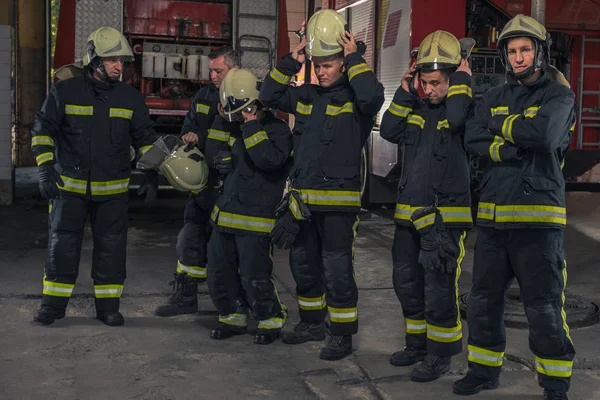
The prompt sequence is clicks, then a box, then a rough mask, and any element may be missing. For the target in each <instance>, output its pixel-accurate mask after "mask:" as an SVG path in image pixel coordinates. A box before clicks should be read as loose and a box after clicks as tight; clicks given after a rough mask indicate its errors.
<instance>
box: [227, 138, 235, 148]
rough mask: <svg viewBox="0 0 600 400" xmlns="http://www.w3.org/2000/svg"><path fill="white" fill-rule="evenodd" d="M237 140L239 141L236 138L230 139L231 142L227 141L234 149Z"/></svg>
mask: <svg viewBox="0 0 600 400" xmlns="http://www.w3.org/2000/svg"><path fill="white" fill-rule="evenodd" d="M236 140H237V139H236V138H234V137H233V136H231V137H229V140H228V141H227V145H228V146H229V147H233V145H234V144H235V141H236Z"/></svg>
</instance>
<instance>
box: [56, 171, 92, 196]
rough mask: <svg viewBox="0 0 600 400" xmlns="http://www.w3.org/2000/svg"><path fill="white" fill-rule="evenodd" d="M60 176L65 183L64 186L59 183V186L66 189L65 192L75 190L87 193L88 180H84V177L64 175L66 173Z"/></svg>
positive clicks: (75, 191)
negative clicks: (77, 177) (74, 177)
mask: <svg viewBox="0 0 600 400" xmlns="http://www.w3.org/2000/svg"><path fill="white" fill-rule="evenodd" d="M60 178H61V179H62V181H63V183H64V184H65V185H64V186H60V185H58V187H59V188H60V189H61V190H64V191H65V192H73V193H79V194H86V193H87V181H85V180H82V179H73V178H69V177H68V176H64V175H61V176H60Z"/></svg>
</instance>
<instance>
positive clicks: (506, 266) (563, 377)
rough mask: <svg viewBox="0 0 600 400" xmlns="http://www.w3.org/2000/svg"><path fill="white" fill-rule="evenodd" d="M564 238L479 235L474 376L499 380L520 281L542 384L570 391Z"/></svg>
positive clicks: (472, 325)
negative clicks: (508, 300) (511, 291)
mask: <svg viewBox="0 0 600 400" xmlns="http://www.w3.org/2000/svg"><path fill="white" fill-rule="evenodd" d="M563 236H564V232H563V230H562V229H512V230H497V229H494V228H484V227H481V228H480V229H479V231H478V234H477V244H476V247H475V249H476V250H475V263H474V266H473V287H472V289H471V292H470V293H469V299H468V303H467V309H468V313H467V318H468V323H469V371H470V373H472V374H474V375H475V376H478V377H480V378H484V379H493V378H496V377H498V375H500V367H501V365H502V357H503V355H504V349H505V346H506V333H505V330H504V296H505V292H506V290H507V289H508V288H509V286H510V285H511V283H512V281H513V278H514V277H516V278H517V280H518V282H519V286H520V290H521V299H522V301H523V307H524V308H525V314H526V316H527V321H528V323H529V347H530V349H531V351H532V352H533V353H534V355H535V361H536V369H537V372H538V381H539V384H540V386H542V387H543V388H545V389H549V390H568V388H569V383H570V377H571V371H572V366H573V358H574V357H575V348H574V346H573V342H572V340H571V336H570V334H569V327H568V325H567V323H566V314H565V311H564V307H563V306H564V289H565V286H566V276H567V275H566V262H565V256H564V251H563Z"/></svg>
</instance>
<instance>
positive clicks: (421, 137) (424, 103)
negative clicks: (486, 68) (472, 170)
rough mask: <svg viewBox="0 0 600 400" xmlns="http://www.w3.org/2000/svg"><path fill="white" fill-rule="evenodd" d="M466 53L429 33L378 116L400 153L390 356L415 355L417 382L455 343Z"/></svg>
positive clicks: (466, 203)
mask: <svg viewBox="0 0 600 400" xmlns="http://www.w3.org/2000/svg"><path fill="white" fill-rule="evenodd" d="M470 47H471V48H472V46H470ZM466 50H467V52H470V50H471V49H470V48H469V49H466ZM465 58H466V57H465ZM465 58H463V57H462V52H461V44H460V42H459V41H458V39H457V38H456V37H455V36H454V35H452V34H451V33H449V32H446V31H436V32H433V33H431V34H430V35H428V36H427V37H426V38H425V39H424V40H423V41H422V42H421V45H420V46H419V49H418V54H417V56H416V62H414V63H413V64H412V65H411V66H410V69H409V71H408V72H407V73H406V74H405V75H404V78H403V80H402V84H401V86H400V87H399V88H398V90H397V91H396V94H395V96H394V99H393V100H392V103H391V105H390V107H389V108H388V110H387V111H386V112H385V114H384V116H383V120H382V123H381V136H382V137H383V138H384V139H386V140H388V141H390V142H392V143H397V144H398V145H399V146H401V148H402V154H403V166H402V176H401V178H400V182H399V186H398V201H397V204H396V211H395V216H394V221H395V223H396V232H395V234H394V242H393V248H392V260H393V283H394V289H395V291H396V295H397V296H398V299H399V300H400V304H401V305H402V311H403V314H404V322H405V327H406V335H405V341H406V345H405V347H404V349H403V350H400V351H397V352H395V353H394V354H392V356H391V358H390V363H391V364H393V365H396V366H408V365H413V364H417V363H420V364H419V365H417V366H416V367H415V368H414V369H413V370H412V373H411V379H412V380H413V381H418V382H428V381H432V380H435V379H438V378H439V377H440V376H441V375H442V374H445V373H447V372H448V371H449V370H450V366H451V357H452V356H455V355H457V354H460V352H461V351H462V324H461V319H460V311H459V307H458V298H457V296H458V279H459V277H460V272H461V263H462V261H463V258H464V256H465V243H464V242H465V237H466V230H467V229H469V228H471V227H472V217H471V207H470V204H471V199H470V177H469V160H468V156H467V154H466V152H465V151H464V149H463V145H462V142H463V137H464V132H465V123H466V121H467V119H468V118H469V117H470V114H471V110H472V107H471V104H472V91H471V70H470V69H469V64H468V62H467V60H466V59H465ZM419 86H422V88H423V91H424V92H425V95H426V96H427V97H426V98H425V99H420V98H419V94H418V91H417V90H418V88H419Z"/></svg>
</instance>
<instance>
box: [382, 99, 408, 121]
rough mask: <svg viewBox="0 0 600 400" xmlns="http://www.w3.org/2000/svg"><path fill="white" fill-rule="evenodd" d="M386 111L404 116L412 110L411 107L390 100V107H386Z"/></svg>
mask: <svg viewBox="0 0 600 400" xmlns="http://www.w3.org/2000/svg"><path fill="white" fill-rule="evenodd" d="M388 111H389V112H391V113H392V114H394V115H395V116H397V117H401V118H406V117H408V114H410V113H411V112H412V108H410V107H404V106H399V105H398V104H396V103H394V102H393V101H392V103H391V104H390V108H388Z"/></svg>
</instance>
